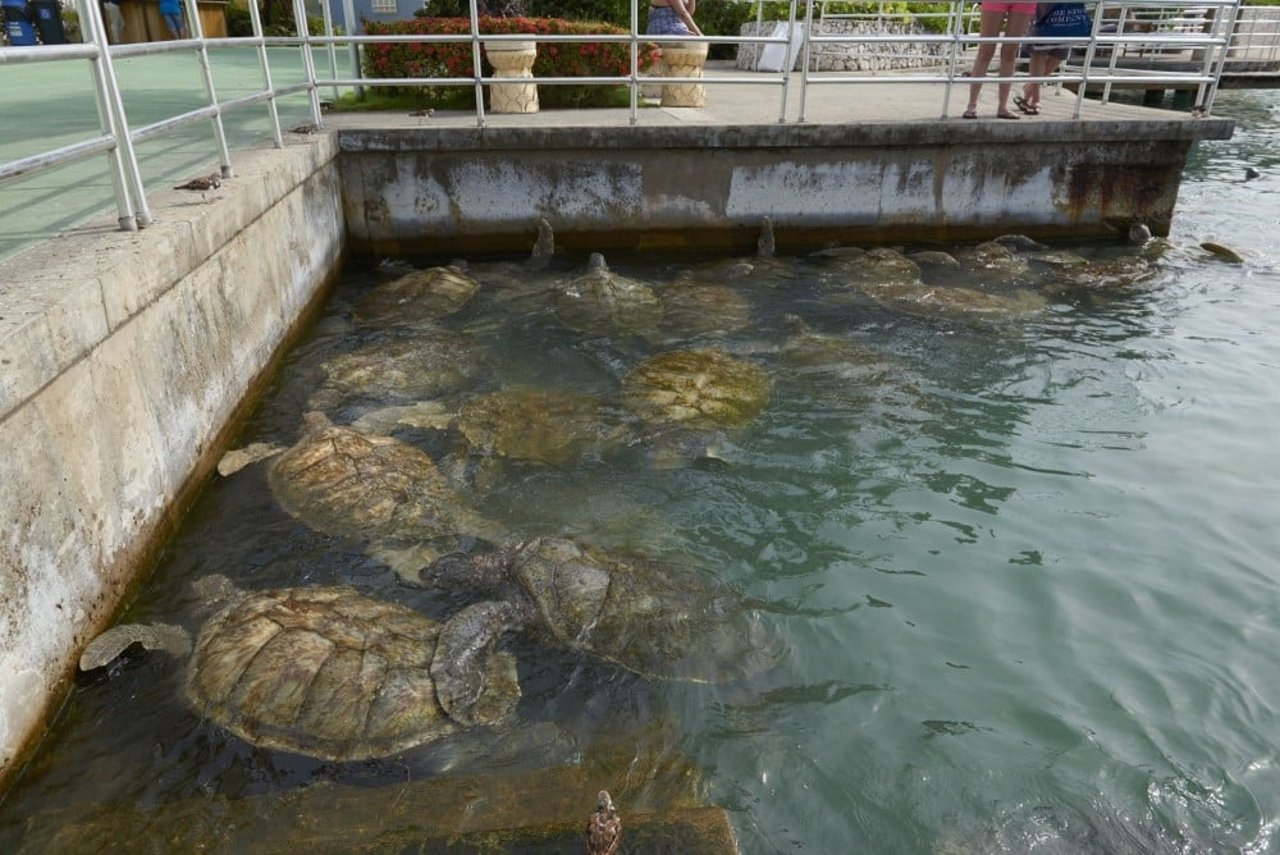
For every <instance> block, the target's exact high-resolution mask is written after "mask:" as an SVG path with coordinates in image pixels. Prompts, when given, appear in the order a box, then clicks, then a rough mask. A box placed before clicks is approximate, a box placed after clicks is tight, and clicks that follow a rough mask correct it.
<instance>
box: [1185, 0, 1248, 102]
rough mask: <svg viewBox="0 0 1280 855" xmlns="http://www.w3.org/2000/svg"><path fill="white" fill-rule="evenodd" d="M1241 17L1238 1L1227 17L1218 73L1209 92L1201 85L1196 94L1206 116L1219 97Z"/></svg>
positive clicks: (1208, 66)
mask: <svg viewBox="0 0 1280 855" xmlns="http://www.w3.org/2000/svg"><path fill="white" fill-rule="evenodd" d="M1239 16H1240V0H1236V2H1235V3H1233V4H1232V5H1231V13H1230V14H1229V15H1228V16H1227V25H1226V35H1225V37H1224V38H1223V43H1222V44H1221V45H1219V48H1218V49H1219V53H1218V63H1217V65H1218V68H1217V71H1215V72H1213V83H1211V84H1209V87H1208V90H1207V91H1206V89H1205V84H1203V83H1202V84H1200V88H1199V90H1198V91H1197V92H1196V106H1197V107H1200V108H1202V109H1203V110H1204V112H1205V115H1206V116H1207V115H1209V113H1210V112H1212V110H1213V101H1214V98H1216V97H1217V95H1218V81H1220V80H1222V71H1223V69H1224V68H1225V67H1226V64H1227V55H1228V54H1229V53H1230V49H1231V34H1232V33H1234V32H1235V29H1236V21H1237V20H1238V18H1239ZM1217 20H1218V17H1217V16H1216V15H1215V16H1214V21H1215V22H1216V21H1217ZM1205 55H1206V58H1207V57H1208V55H1209V52H1208V51H1205ZM1204 70H1205V74H1208V73H1209V71H1210V63H1209V62H1208V61H1206V62H1205V69H1204Z"/></svg>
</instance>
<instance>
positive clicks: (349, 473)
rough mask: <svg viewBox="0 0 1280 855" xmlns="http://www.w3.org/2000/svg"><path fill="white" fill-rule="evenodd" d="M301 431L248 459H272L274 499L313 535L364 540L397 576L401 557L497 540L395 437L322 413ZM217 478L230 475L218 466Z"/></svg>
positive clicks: (426, 459) (432, 468)
mask: <svg viewBox="0 0 1280 855" xmlns="http://www.w3.org/2000/svg"><path fill="white" fill-rule="evenodd" d="M304 424H305V432H304V433H303V436H302V437H301V438H300V439H299V440H298V441H297V443H295V444H294V445H293V446H291V447H289V448H287V449H284V450H283V451H282V450H281V449H279V448H276V447H273V446H261V447H258V448H256V449H254V453H253V454H252V455H251V457H252V458H257V459H262V458H265V457H270V456H273V455H275V459H274V460H272V461H271V462H270V468H269V469H268V471H267V483H268V484H269V485H270V487H271V492H272V494H273V495H274V496H275V497H276V501H277V502H279V503H280V506H281V507H282V508H284V510H285V511H286V512H288V513H289V514H290V515H291V516H293V517H295V518H297V519H299V520H301V521H302V522H304V523H306V524H307V525H308V526H310V527H311V528H313V529H315V530H316V531H319V532H322V533H324V534H330V535H336V536H339V537H349V538H354V539H358V540H363V541H365V542H366V543H367V544H368V549H369V551H370V552H371V554H374V555H376V556H378V557H380V558H382V559H383V560H385V561H387V562H388V563H389V564H390V565H391V566H392V568H393V569H396V570H397V571H400V570H402V569H403V568H402V566H401V565H400V564H399V561H400V559H399V558H398V557H397V556H398V555H399V554H400V552H401V551H402V550H407V552H406V553H405V554H406V555H408V556H411V557H409V558H407V559H405V560H408V561H410V562H411V563H413V562H421V561H423V560H429V559H430V558H432V557H435V556H436V555H439V554H442V553H445V552H449V551H452V550H454V549H457V548H458V546H459V545H460V543H461V541H462V539H464V538H467V537H485V538H488V539H490V540H495V541H499V542H500V541H501V539H502V538H503V536H504V534H503V533H502V532H501V530H500V529H499V528H498V527H497V526H496V524H494V523H492V522H491V521H489V520H487V519H485V518H484V517H483V516H481V515H480V513H479V512H477V511H476V510H475V509H474V508H472V507H471V506H470V504H469V503H468V502H467V501H466V499H464V498H463V497H462V495H460V494H459V493H458V492H457V491H455V490H454V489H453V487H452V486H450V484H449V482H448V480H447V479H446V478H445V476H444V475H443V474H442V473H441V472H440V470H439V469H438V468H437V467H436V465H435V463H434V462H433V461H432V460H431V457H430V456H428V455H427V454H426V453H424V452H422V451H420V450H419V449H417V448H415V447H413V446H411V445H409V444H407V443H404V442H401V441H400V440H398V439H395V438H394V437H390V436H381V435H377V434H373V433H367V432H363V431H360V430H356V429H354V428H351V427H344V426H341V425H335V424H333V423H331V422H330V421H329V419H328V418H327V417H326V416H324V414H322V413H317V412H311V413H308V414H307V415H306V416H305V417H304ZM236 462H237V463H239V462H241V461H240V460H237V461H236ZM244 462H252V461H251V459H250V460H245V461H244ZM219 471H220V472H222V473H223V474H224V475H225V474H230V473H231V472H233V471H234V468H233V466H232V465H227V466H222V465H220V467H219ZM416 566H421V564H420V563H418V564H416Z"/></svg>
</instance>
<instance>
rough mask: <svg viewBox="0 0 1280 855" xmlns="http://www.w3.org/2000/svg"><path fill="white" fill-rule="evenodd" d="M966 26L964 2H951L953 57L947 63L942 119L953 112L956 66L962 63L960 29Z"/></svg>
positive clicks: (949, 13)
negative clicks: (952, 94) (952, 101)
mask: <svg viewBox="0 0 1280 855" xmlns="http://www.w3.org/2000/svg"><path fill="white" fill-rule="evenodd" d="M963 26H964V0H951V8H950V11H948V13H947V32H948V33H949V34H950V35H951V43H950V47H951V57H950V59H949V60H948V62H947V82H946V84H945V85H944V86H943V88H942V118H944V119H945V118H946V117H947V114H948V113H950V112H951V93H952V90H953V89H954V88H955V82H956V66H957V65H958V64H959V62H960V29H961V27H963Z"/></svg>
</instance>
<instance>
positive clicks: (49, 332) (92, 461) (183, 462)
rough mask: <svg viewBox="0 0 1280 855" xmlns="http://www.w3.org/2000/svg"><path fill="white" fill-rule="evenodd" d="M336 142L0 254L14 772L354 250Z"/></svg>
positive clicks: (6, 709)
mask: <svg viewBox="0 0 1280 855" xmlns="http://www.w3.org/2000/svg"><path fill="white" fill-rule="evenodd" d="M336 154H337V146H336V144H335V142H334V140H333V138H332V136H329V135H318V136H316V137H313V138H309V139H308V140H307V141H305V142H302V143H299V144H294V145H290V146H289V147H288V148H286V150H285V151H283V152H279V151H274V150H267V151H259V152H245V153H241V155H240V156H239V157H238V158H237V177H236V178H233V179H230V180H228V181H227V182H225V183H224V184H223V186H222V188H221V189H220V190H218V191H214V192H212V193H210V194H209V195H208V200H207V201H205V200H202V199H201V198H200V195H199V194H197V193H190V192H186V191H181V192H180V191H165V192H160V193H156V194H154V195H153V196H152V199H151V204H152V208H153V213H154V215H155V218H156V223H155V224H154V225H152V226H150V227H148V228H147V229H144V230H143V231H141V232H137V233H122V232H119V231H115V230H114V222H112V223H111V224H91V225H90V226H88V227H86V228H84V229H80V230H77V231H76V232H73V233H71V234H68V235H66V236H64V237H61V238H59V239H58V240H56V241H53V242H50V243H47V244H43V245H41V246H39V247H37V248H35V249H33V250H31V251H29V252H27V253H23V254H21V255H18V256H16V257H14V258H12V259H9V260H7V261H5V262H4V263H2V264H0V366H3V369H4V370H3V371H0V447H3V448H4V449H5V453H4V454H3V455H0V502H2V503H3V506H4V507H5V509H6V511H7V517H8V519H9V521H10V524H9V525H8V526H7V527H6V528H5V530H4V533H3V536H0V591H3V592H4V596H3V598H2V599H0V784H2V783H3V779H4V777H5V776H6V775H7V773H8V772H10V771H12V769H13V768H14V767H15V765H16V761H17V760H18V759H19V755H20V753H21V752H22V751H23V749H24V746H27V745H28V744H29V743H30V742H31V739H32V737H33V736H34V735H36V734H38V733H39V731H40V729H41V727H42V724H43V722H44V721H45V719H46V715H47V713H48V711H49V710H50V708H51V707H52V706H53V705H55V704H56V703H57V702H58V700H59V699H60V697H61V695H62V694H63V691H64V690H65V686H66V682H67V677H68V676H69V675H70V673H71V672H72V670H73V668H74V660H75V657H76V656H77V655H78V653H79V649H80V647H81V646H82V645H83V644H84V643H85V642H86V641H87V640H88V639H89V638H90V637H92V636H93V635H94V634H95V633H96V632H97V631H99V630H100V629H101V628H102V627H103V626H104V625H105V624H106V623H107V622H108V621H109V619H110V618H111V616H112V614H113V613H114V611H115V610H116V609H117V608H118V606H119V605H120V603H121V600H122V598H123V596H124V595H125V593H126V592H127V590H128V588H129V586H130V585H131V584H132V583H133V582H134V581H135V580H136V579H137V578H138V577H139V575H140V573H139V571H140V570H143V569H145V568H146V566H147V564H148V562H149V561H150V558H151V554H152V552H153V550H154V549H155V548H156V547H157V546H158V545H159V543H160V542H161V541H162V539H163V538H164V537H166V536H167V535H168V533H169V531H170V528H171V525H172V523H173V520H174V519H175V518H176V516H177V513H178V511H180V509H181V508H182V506H183V504H184V502H185V501H187V500H188V497H189V495H190V494H191V493H192V492H193V491H194V489H195V487H196V486H197V485H198V484H199V483H200V481H201V480H202V478H203V477H204V475H205V474H207V472H208V471H209V469H210V468H211V466H212V464H213V462H214V461H215V460H216V456H217V454H218V453H219V445H220V443H221V441H222V438H223V437H224V435H225V433H226V432H227V431H228V430H229V429H231V427H233V426H234V422H235V419H236V415H237V413H238V412H240V408H242V407H244V406H246V405H247V403H248V402H250V401H252V399H253V397H254V392H255V390H256V387H257V385H258V384H259V383H260V382H262V378H263V377H264V375H265V373H266V372H268V370H269V368H270V366H271V365H272V360H273V356H274V355H275V354H276V353H277V352H278V351H280V350H281V349H282V348H283V347H284V346H286V345H287V343H288V341H289V340H290V336H291V332H292V330H294V329H295V328H296V327H297V326H298V325H299V323H300V320H301V319H302V318H303V317H304V315H305V313H306V311H307V309H308V307H309V306H311V305H313V304H314V303H315V302H316V301H317V299H318V296H319V295H320V294H321V293H322V291H323V286H324V284H325V282H326V281H327V279H328V277H330V276H332V275H333V274H334V273H335V271H336V269H337V267H338V265H339V262H340V259H341V254H342V251H343V240H344V237H343V236H344V231H345V224H344V221H343V215H342V208H341V205H340V203H339V198H338V191H339V182H338V172H337V162H336V160H335V158H336Z"/></svg>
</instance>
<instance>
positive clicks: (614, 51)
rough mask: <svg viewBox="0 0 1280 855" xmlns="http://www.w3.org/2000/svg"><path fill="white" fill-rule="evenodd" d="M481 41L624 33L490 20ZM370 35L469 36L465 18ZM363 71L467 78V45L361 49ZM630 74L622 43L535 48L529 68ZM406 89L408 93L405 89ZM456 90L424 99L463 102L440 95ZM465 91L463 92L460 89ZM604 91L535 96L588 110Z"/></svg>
mask: <svg viewBox="0 0 1280 855" xmlns="http://www.w3.org/2000/svg"><path fill="white" fill-rule="evenodd" d="M479 25H480V32H481V34H483V35H490V34H494V35H498V34H508V33H511V34H519V33H528V34H540V33H546V34H566V35H587V34H610V35H615V34H618V35H620V34H625V33H626V32H627V31H626V30H624V29H622V28H620V27H614V26H612V25H609V24H602V23H598V22H583V21H563V20H560V19H559V18H491V17H482V18H480V20H479ZM364 26H365V31H366V32H367V33H368V34H369V35H400V34H415V35H416V34H424V35H427V34H431V35H444V34H449V35H469V34H470V33H471V21H470V19H469V18H414V19H412V20H408V21H366V22H365V25H364ZM364 50H365V55H364V56H365V58H364V71H365V74H366V75H367V76H369V77H381V78H391V77H470V76H471V74H472V62H471V43H470V42H435V43H431V44H424V43H421V42H419V43H416V44H414V43H410V44H371V45H365V48H364ZM658 56H659V52H658V49H657V47H656V46H655V45H652V44H644V43H641V45H640V53H639V56H638V57H637V65H638V67H639V69H640V71H646V70H648V69H649V68H650V67H652V65H653V64H654V62H655V61H656V60H657V59H658ZM481 62H482V65H483V69H482V73H483V74H484V75H485V76H486V77H488V76H490V75H492V74H493V68H492V67H491V66H490V65H489V63H488V61H487V60H485V58H484V56H483V47H482V50H481ZM630 72H631V46H630V45H628V44H626V43H624V42H553V43H544V44H540V45H538V58H537V60H536V61H535V62H534V64H533V76H534V77H622V76H626V75H627V74H630ZM406 88H407V87H406ZM446 88H448V89H454V90H459V89H460V87H427V92H426V93H424V94H426V95H427V96H428V97H429V98H430V97H432V96H435V97H436V98H437V99H441V98H443V99H444V100H451V98H450V96H452V98H454V99H456V97H458V96H462V97H465V96H463V93H462V92H461V91H455V92H453V93H446V92H443V91H441V90H443V89H446ZM462 88H465V87H462ZM607 88H608V87H600V86H546V87H543V89H542V90H541V91H540V92H539V93H538V94H539V97H540V99H541V100H542V102H543V103H544V104H546V105H548V106H591V103H592V101H593V94H592V93H593V92H595V93H596V95H599V94H600V93H602V92H604V90H605V89H607Z"/></svg>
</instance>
